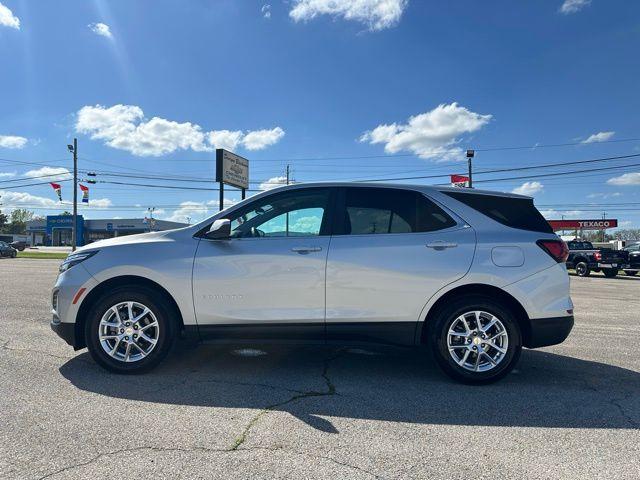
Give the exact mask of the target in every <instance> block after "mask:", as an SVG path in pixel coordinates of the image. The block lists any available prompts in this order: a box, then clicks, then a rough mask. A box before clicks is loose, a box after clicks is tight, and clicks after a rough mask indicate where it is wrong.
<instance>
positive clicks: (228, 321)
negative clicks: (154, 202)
mask: <svg viewBox="0 0 640 480" xmlns="http://www.w3.org/2000/svg"><path fill="white" fill-rule="evenodd" d="M331 192H332V190H331V189H329V188H298V189H293V190H289V191H286V192H281V193H274V194H272V195H268V196H265V197H261V198H260V199H257V200H256V201H254V202H251V203H249V204H248V205H246V206H245V207H243V208H240V209H239V210H236V211H233V212H231V213H230V214H229V216H228V217H227V218H229V220H231V237H230V238H229V239H225V240H208V239H206V238H202V239H201V240H200V243H199V245H198V249H197V252H196V256H195V259H194V266H193V295H194V307H195V312H196V316H197V321H198V326H199V330H200V332H201V335H205V336H207V334H209V335H213V336H215V335H217V334H218V333H219V332H220V330H222V331H223V332H224V336H225V338H227V339H233V337H234V336H237V337H238V338H246V339H258V340H269V339H276V340H278V341H283V340H292V341H305V340H311V341H318V340H320V341H324V316H325V296H324V293H325V292H324V290H325V278H326V277H325V271H326V260H327V252H328V247H329V241H330V236H329V233H330V231H329V229H330V226H329V221H328V219H329V210H330V206H331V204H332V198H331V197H332V195H331Z"/></svg>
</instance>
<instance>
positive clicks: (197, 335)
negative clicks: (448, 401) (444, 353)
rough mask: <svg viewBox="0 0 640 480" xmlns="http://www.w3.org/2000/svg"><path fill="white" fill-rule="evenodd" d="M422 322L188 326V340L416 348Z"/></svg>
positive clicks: (186, 328) (185, 333)
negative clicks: (376, 345)
mask: <svg viewBox="0 0 640 480" xmlns="http://www.w3.org/2000/svg"><path fill="white" fill-rule="evenodd" d="M417 325H418V322H344V323H327V324H325V323H270V324H266V325H265V324H257V323H249V324H239V325H200V326H197V325H187V326H186V327H185V330H184V336H185V337H187V338H189V339H193V340H199V341H201V342H203V343H218V344H236V343H239V342H244V343H263V344H311V345H318V344H328V345H366V344H381V345H394V346H413V345H415V342H414V337H415V332H416V327H417Z"/></svg>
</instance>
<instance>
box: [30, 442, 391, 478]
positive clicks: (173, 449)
mask: <svg viewBox="0 0 640 480" xmlns="http://www.w3.org/2000/svg"><path fill="white" fill-rule="evenodd" d="M258 450H263V451H269V452H278V451H283V452H287V453H291V454H294V455H299V456H303V457H308V458H321V459H323V460H327V461H330V462H332V463H335V464H336V465H340V466H343V467H347V468H351V469H353V470H357V471H359V472H362V473H365V474H367V475H370V476H371V477H374V478H383V477H381V476H379V475H376V474H375V473H373V472H370V471H368V470H365V469H364V468H361V467H358V466H356V465H351V464H349V463H347V462H341V461H339V460H336V459H335V458H332V457H329V456H325V455H314V454H311V453H307V452H300V451H297V450H289V449H287V448H284V447H247V448H239V449H235V450H231V449H228V448H211V447H195V446H194V447H149V446H143V447H130V448H121V449H118V450H111V451H108V452H102V453H99V454H97V455H95V456H93V457H91V458H89V459H88V460H84V461H82V462H78V463H74V464H72V465H67V466H66V467H63V468H60V469H58V470H55V471H53V472H49V473H46V474H45V475H43V476H41V477H38V480H45V479H47V478H51V477H53V476H55V475H59V474H62V473H65V472H68V471H70V470H74V469H76V468H81V467H86V466H88V465H91V464H93V463H95V462H97V461H99V460H100V459H102V458H104V457H110V456H113V455H120V454H123V453H135V452H141V451H152V452H184V453H193V452H203V453H222V454H234V453H237V452H251V451H258Z"/></svg>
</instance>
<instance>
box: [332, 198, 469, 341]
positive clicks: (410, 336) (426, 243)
mask: <svg viewBox="0 0 640 480" xmlns="http://www.w3.org/2000/svg"><path fill="white" fill-rule="evenodd" d="M475 244H476V239H475V233H474V231H473V229H472V228H470V227H469V226H468V225H466V224H465V223H464V222H463V221H462V220H460V219H458V218H456V217H455V215H454V214H452V213H447V212H446V211H445V210H444V209H443V208H442V207H440V206H438V205H437V204H436V203H435V202H433V201H432V200H430V199H429V198H427V197H426V196H425V195H424V194H422V193H420V192H418V191H412V190H404V189H397V188H372V187H348V188H344V189H341V193H340V195H339V200H338V206H337V211H336V223H335V225H334V236H333V237H332V239H331V247H330V249H329V256H328V259H327V340H328V341H329V342H360V341H364V342H369V341H373V342H383V343H391V344H413V342H414V336H415V330H416V326H417V322H418V321H419V320H420V314H421V311H422V309H423V307H424V305H425V304H426V303H427V301H428V300H429V298H430V297H431V296H432V295H434V294H435V293H436V292H437V291H438V290H440V289H441V288H442V287H444V286H445V285H447V284H449V283H451V282H454V281H456V280H457V279H459V278H461V277H462V276H464V275H465V274H466V272H467V271H468V269H469V267H470V265H471V261H472V259H473V254H474V251H475Z"/></svg>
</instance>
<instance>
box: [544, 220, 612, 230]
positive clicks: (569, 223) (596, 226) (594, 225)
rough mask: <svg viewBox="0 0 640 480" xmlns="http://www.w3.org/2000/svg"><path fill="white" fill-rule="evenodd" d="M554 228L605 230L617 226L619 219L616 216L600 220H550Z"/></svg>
mask: <svg viewBox="0 0 640 480" xmlns="http://www.w3.org/2000/svg"><path fill="white" fill-rule="evenodd" d="M548 222H549V225H551V228H553V229H554V230H604V229H607V228H616V227H617V226H618V220H617V219H615V218H608V219H606V220H605V219H599V220H549V221H548Z"/></svg>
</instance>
